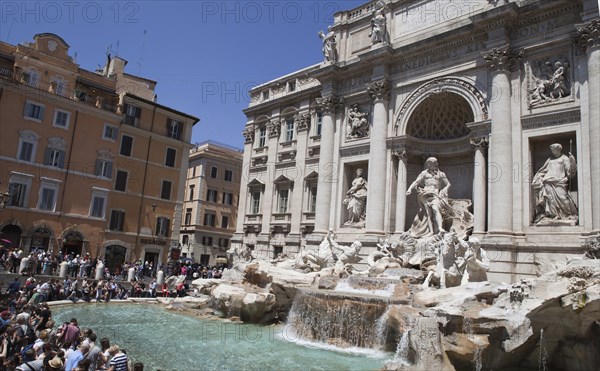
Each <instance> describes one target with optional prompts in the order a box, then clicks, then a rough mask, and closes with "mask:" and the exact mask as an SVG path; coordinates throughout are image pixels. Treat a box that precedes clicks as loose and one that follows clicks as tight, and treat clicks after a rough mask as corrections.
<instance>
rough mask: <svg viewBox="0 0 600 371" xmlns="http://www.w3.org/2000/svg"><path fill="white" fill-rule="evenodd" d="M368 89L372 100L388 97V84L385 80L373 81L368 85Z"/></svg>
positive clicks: (386, 98)
mask: <svg viewBox="0 0 600 371" xmlns="http://www.w3.org/2000/svg"><path fill="white" fill-rule="evenodd" d="M368 91H369V95H370V96H371V99H373V100H374V101H378V100H386V101H387V100H389V99H390V84H389V83H388V82H387V81H386V80H381V81H375V82H374V83H372V84H371V85H369V89H368Z"/></svg>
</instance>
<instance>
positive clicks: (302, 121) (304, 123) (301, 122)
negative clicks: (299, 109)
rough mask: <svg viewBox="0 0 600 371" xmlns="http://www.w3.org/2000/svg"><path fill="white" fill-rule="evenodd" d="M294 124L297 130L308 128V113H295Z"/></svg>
mask: <svg viewBox="0 0 600 371" xmlns="http://www.w3.org/2000/svg"><path fill="white" fill-rule="evenodd" d="M294 126H295V127H296V130H298V131H301V130H308V128H309V126H310V113H308V112H305V113H297V114H296V115H295V116H294Z"/></svg>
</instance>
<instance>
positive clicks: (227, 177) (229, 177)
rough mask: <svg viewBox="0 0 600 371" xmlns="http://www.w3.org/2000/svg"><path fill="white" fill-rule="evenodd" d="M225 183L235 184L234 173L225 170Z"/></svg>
mask: <svg viewBox="0 0 600 371" xmlns="http://www.w3.org/2000/svg"><path fill="white" fill-rule="evenodd" d="M225 181H226V182H233V171H231V170H225Z"/></svg>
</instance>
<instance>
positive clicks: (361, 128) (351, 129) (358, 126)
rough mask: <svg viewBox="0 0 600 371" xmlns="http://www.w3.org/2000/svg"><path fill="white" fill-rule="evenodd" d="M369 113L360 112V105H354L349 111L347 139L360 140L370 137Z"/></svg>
mask: <svg viewBox="0 0 600 371" xmlns="http://www.w3.org/2000/svg"><path fill="white" fill-rule="evenodd" d="M367 116H368V113H363V112H360V109H359V107H358V104H354V105H352V107H351V108H350V110H349V111H348V123H347V124H346V138H347V139H359V138H366V137H368V136H369V121H368V120H367Z"/></svg>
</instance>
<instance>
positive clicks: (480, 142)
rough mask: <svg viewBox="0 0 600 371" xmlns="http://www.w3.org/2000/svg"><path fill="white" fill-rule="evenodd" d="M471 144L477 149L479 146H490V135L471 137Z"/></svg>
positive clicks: (482, 147)
mask: <svg viewBox="0 0 600 371" xmlns="http://www.w3.org/2000/svg"><path fill="white" fill-rule="evenodd" d="M469 141H470V143H471V145H472V146H473V147H474V148H475V149H477V148H481V149H484V148H488V146H489V144H490V140H489V138H488V137H479V138H471V139H470V140H469Z"/></svg>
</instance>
